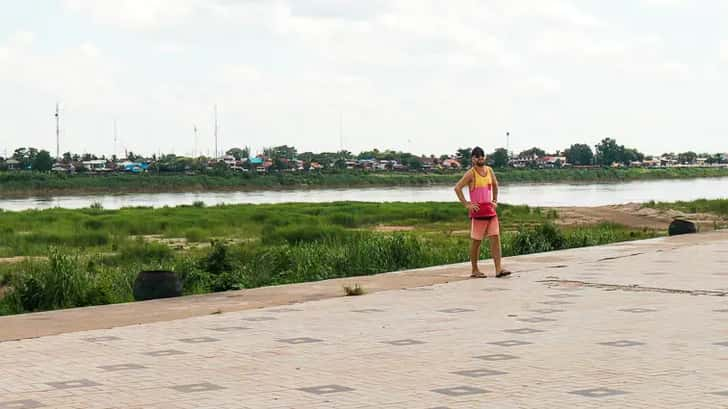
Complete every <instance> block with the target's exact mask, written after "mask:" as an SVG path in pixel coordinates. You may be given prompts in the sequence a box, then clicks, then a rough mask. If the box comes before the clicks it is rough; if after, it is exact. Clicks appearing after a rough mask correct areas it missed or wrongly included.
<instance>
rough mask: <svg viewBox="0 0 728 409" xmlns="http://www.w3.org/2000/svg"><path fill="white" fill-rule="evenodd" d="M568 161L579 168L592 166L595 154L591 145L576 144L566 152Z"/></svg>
mask: <svg viewBox="0 0 728 409" xmlns="http://www.w3.org/2000/svg"><path fill="white" fill-rule="evenodd" d="M564 156H566V161H567V162H569V163H571V164H573V165H578V166H585V165H591V164H592V161H593V160H594V152H592V149H591V147H590V146H589V145H587V144H584V143H576V144H573V145H571V146H570V147H569V148H568V149H566V151H564Z"/></svg>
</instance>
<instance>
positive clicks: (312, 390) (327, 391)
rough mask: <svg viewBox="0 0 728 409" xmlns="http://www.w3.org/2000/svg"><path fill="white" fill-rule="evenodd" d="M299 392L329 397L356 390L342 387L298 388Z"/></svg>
mask: <svg viewBox="0 0 728 409" xmlns="http://www.w3.org/2000/svg"><path fill="white" fill-rule="evenodd" d="M298 390H299V391H303V392H307V393H311V394H314V395H329V394H332V393H341V392H351V391H354V390H355V389H353V388H349V387H346V386H341V385H322V386H310V387H307V388H298Z"/></svg>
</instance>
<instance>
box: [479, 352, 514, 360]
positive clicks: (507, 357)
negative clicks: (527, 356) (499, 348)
mask: <svg viewBox="0 0 728 409" xmlns="http://www.w3.org/2000/svg"><path fill="white" fill-rule="evenodd" d="M475 358H477V359H482V360H484V361H510V360H511V359H519V358H518V357H517V356H514V355H507V354H491V355H480V356H476V357H475Z"/></svg>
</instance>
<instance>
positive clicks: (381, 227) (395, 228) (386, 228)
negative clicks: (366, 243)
mask: <svg viewBox="0 0 728 409" xmlns="http://www.w3.org/2000/svg"><path fill="white" fill-rule="evenodd" d="M414 229H415V226H384V225H381V224H380V225H379V226H376V227H375V228H374V231H379V232H395V231H412V230H414Z"/></svg>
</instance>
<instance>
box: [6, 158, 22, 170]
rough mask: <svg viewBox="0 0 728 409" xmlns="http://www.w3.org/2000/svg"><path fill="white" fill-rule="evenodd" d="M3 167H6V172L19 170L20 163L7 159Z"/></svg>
mask: <svg viewBox="0 0 728 409" xmlns="http://www.w3.org/2000/svg"><path fill="white" fill-rule="evenodd" d="M5 166H7V167H8V170H19V169H20V162H19V161H17V160H15V159H8V160H6V161H5Z"/></svg>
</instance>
